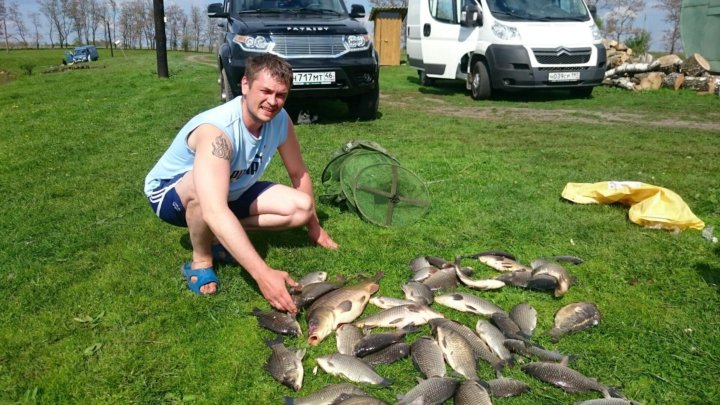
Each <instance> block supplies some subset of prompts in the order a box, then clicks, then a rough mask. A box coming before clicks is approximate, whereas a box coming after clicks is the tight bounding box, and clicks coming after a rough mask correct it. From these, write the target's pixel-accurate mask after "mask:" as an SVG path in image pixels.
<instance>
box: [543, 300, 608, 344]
mask: <svg viewBox="0 0 720 405" xmlns="http://www.w3.org/2000/svg"><path fill="white" fill-rule="evenodd" d="M601 317H602V316H601V315H600V311H598V309H597V306H595V304H593V303H592V302H575V303H572V304H568V305H565V306H564V307H562V308H560V310H558V311H557V313H555V326H554V327H553V328H552V329H551V330H550V331H549V332H548V334H549V335H550V340H552V341H553V342H557V341H559V340H560V338H561V337H563V336H564V335H566V334H568V333H574V332H579V331H582V330H585V329H588V328H591V327H593V326H595V325H597V324H598V323H600V318H601Z"/></svg>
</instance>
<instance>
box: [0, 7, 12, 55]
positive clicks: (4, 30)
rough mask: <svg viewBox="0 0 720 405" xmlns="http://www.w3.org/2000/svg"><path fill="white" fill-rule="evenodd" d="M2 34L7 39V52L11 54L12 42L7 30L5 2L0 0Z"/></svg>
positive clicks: (0, 28) (0, 32)
mask: <svg viewBox="0 0 720 405" xmlns="http://www.w3.org/2000/svg"><path fill="white" fill-rule="evenodd" d="M0 34H2V36H3V37H5V52H7V53H10V40H9V38H8V30H7V12H6V9H5V0H0Z"/></svg>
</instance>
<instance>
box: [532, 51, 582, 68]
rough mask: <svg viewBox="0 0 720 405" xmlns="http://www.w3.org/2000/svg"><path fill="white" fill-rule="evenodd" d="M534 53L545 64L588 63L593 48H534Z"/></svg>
mask: <svg viewBox="0 0 720 405" xmlns="http://www.w3.org/2000/svg"><path fill="white" fill-rule="evenodd" d="M533 54H534V55H535V59H537V61H538V62H540V63H542V64H543V65H572V64H578V63H587V62H588V61H589V60H590V55H592V50H591V49H590V48H571V49H568V48H556V49H533Z"/></svg>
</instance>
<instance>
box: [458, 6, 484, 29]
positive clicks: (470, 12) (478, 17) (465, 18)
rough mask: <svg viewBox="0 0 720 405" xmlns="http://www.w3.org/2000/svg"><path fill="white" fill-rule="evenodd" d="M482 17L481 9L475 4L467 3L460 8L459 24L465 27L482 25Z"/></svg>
mask: <svg viewBox="0 0 720 405" xmlns="http://www.w3.org/2000/svg"><path fill="white" fill-rule="evenodd" d="M482 17H483V16H482V10H480V9H479V8H478V7H477V6H475V5H472V4H468V5H466V6H464V7H463V9H462V13H461V19H460V24H461V25H463V26H465V27H474V26H478V27H482V25H483V21H482V20H483V18H482Z"/></svg>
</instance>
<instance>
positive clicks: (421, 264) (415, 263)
mask: <svg viewBox="0 0 720 405" xmlns="http://www.w3.org/2000/svg"><path fill="white" fill-rule="evenodd" d="M409 265H410V270H412V272H413V273H415V272H417V271H418V270H420V269H424V268H426V267H430V266H432V265H431V264H430V262H429V261H428V260H427V259H426V258H425V256H418V257H416V258H414V259H412V260H410V263H409Z"/></svg>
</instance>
